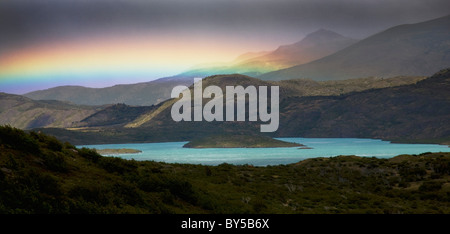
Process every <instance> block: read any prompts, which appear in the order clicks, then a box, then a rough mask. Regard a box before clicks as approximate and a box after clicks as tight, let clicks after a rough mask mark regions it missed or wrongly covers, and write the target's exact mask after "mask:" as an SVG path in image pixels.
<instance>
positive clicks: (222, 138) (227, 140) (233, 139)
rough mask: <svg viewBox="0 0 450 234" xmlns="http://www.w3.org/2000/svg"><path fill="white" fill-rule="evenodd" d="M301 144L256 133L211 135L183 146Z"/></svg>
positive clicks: (257, 146)
mask: <svg viewBox="0 0 450 234" xmlns="http://www.w3.org/2000/svg"><path fill="white" fill-rule="evenodd" d="M296 146H304V145H302V144H297V143H292V142H286V141H280V140H276V139H273V138H270V137H266V136H258V135H213V136H207V137H201V138H197V139H195V140H192V141H191V142H189V143H186V144H185V145H184V146H183V147H185V148H274V147H296Z"/></svg>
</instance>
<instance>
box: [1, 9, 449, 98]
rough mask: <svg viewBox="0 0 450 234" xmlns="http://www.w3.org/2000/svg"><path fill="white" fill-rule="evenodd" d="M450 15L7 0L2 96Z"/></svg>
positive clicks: (172, 70) (94, 83)
mask: <svg viewBox="0 0 450 234" xmlns="http://www.w3.org/2000/svg"><path fill="white" fill-rule="evenodd" d="M448 14H450V2H449V1H448V0H370V1H369V0H341V1H340V0H239V1H237V0H154V1H152V0H149V1H144V0H127V1H125V0H110V1H108V0H76V1H75V0H41V1H39V0H14V1H0V92H6V93H14V94H24V93H27V92H30V91H34V90H40V89H46V88H50V87H55V86H61V85H82V86H86V87H107V86H112V85H115V84H129V83H138V82H146V81H151V80H154V79H157V78H161V77H167V76H173V75H177V74H179V73H181V72H183V71H186V70H188V69H189V68H190V67H193V66H195V65H198V64H203V63H215V62H230V61H232V60H233V59H235V58H236V57H238V56H239V55H241V54H243V53H247V52H258V51H271V50H274V49H276V48H277V47H278V46H280V45H285V44H292V43H295V42H297V41H300V40H301V39H302V38H303V37H304V36H306V35H307V34H309V33H312V32H314V31H316V30H318V29H327V30H332V31H335V32H337V33H340V34H342V35H344V36H347V37H352V38H355V39H363V38H366V37H368V36H370V35H373V34H375V33H378V32H380V31H383V30H385V29H387V28H389V27H393V26H396V25H400V24H407V23H418V22H421V21H426V20H430V19H434V18H438V17H442V16H445V15H448Z"/></svg>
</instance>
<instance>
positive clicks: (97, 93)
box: [24, 76, 193, 106]
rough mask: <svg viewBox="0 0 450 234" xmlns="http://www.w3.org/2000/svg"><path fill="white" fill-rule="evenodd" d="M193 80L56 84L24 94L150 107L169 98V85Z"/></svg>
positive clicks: (165, 79) (164, 79)
mask: <svg viewBox="0 0 450 234" xmlns="http://www.w3.org/2000/svg"><path fill="white" fill-rule="evenodd" d="M192 83H193V79H192V78H191V77H186V76H177V77H167V78H161V79H158V80H154V81H150V82H144V83H137V84H126V85H115V86H112V87H106V88H86V87H81V86H60V87H55V88H50V89H46V90H39V91H34V92H31V93H27V94H24V96H25V97H28V98H31V99H34V100H59V101H69V102H72V103H75V104H78V105H105V104H116V103H124V104H127V105H139V106H151V105H154V104H157V103H159V102H162V101H164V100H167V99H169V98H170V93H171V91H172V88H173V87H175V86H177V85H187V86H189V85H191V84H192Z"/></svg>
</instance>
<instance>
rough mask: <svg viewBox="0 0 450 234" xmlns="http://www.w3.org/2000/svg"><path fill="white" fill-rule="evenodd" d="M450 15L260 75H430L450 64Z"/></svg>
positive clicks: (331, 77)
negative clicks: (313, 59)
mask: <svg viewBox="0 0 450 234" xmlns="http://www.w3.org/2000/svg"><path fill="white" fill-rule="evenodd" d="M449 28H450V15H449V16H445V17H442V18H438V19H434V20H430V21H426V22H422V23H417V24H408V25H400V26H396V27H393V28H390V29H387V30H385V31H383V32H380V33H378V34H375V35H373V36H370V37H368V38H366V39H364V40H361V41H359V42H357V43H355V44H353V45H351V46H349V47H347V48H345V49H343V50H340V51H338V52H336V53H334V54H331V55H329V56H326V57H324V58H321V59H318V60H315V61H312V62H310V63H307V64H303V65H298V66H294V67H290V68H286V69H282V70H279V71H274V72H270V73H267V74H263V75H261V76H259V78H261V79H263V80H286V79H298V78H309V79H313V80H343V79H349V78H357V77H369V76H377V77H393V76H399V75H404V76H429V75H432V74H433V73H434V72H436V71H439V70H441V69H444V68H446V67H448V65H449V64H450V31H449V30H448V29H449Z"/></svg>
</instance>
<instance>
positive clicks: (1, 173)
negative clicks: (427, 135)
mask: <svg viewBox="0 0 450 234" xmlns="http://www.w3.org/2000/svg"><path fill="white" fill-rule="evenodd" d="M0 213H114V214H118V213H158V214H160V213H233V214H234V213H445V214H448V213H450V153H424V154H421V155H400V156H397V157H394V158H391V159H377V158H361V157H355V156H339V157H331V158H314V159H308V160H304V161H301V162H299V163H296V164H290V165H279V166H267V167H254V166H252V165H240V166H234V165H230V164H221V165H218V166H202V165H189V164H166V163H157V162H151V161H134V160H124V159H120V158H116V157H104V156H101V155H99V154H98V153H96V152H95V151H93V150H90V149H87V148H81V149H78V148H75V147H74V146H73V145H71V144H69V143H61V142H60V141H58V140H56V139H55V138H54V137H52V136H48V135H44V134H42V133H37V132H31V133H25V132H23V131H22V130H18V129H15V128H12V127H0Z"/></svg>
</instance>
